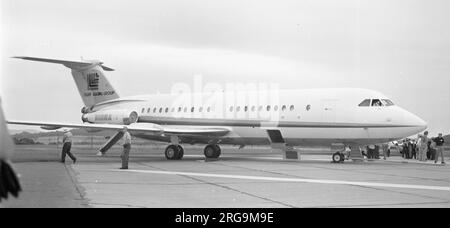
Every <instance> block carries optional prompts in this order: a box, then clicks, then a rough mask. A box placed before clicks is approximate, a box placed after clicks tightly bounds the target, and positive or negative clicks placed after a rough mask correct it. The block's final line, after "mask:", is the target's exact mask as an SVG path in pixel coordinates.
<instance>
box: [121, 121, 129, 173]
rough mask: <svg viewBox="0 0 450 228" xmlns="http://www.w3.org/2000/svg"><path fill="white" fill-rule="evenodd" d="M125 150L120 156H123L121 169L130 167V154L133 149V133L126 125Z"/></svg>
mask: <svg viewBox="0 0 450 228" xmlns="http://www.w3.org/2000/svg"><path fill="white" fill-rule="evenodd" d="M122 132H123V137H122V139H123V143H122V145H123V151H122V155H121V156H120V157H121V158H122V167H121V168H120V169H128V159H129V156H130V150H131V135H130V133H129V132H128V128H127V127H124V128H123V130H122Z"/></svg>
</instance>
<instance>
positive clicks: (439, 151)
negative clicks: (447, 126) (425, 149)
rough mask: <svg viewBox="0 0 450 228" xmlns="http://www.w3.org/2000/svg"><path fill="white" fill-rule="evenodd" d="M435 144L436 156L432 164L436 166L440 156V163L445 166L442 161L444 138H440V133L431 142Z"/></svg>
mask: <svg viewBox="0 0 450 228" xmlns="http://www.w3.org/2000/svg"><path fill="white" fill-rule="evenodd" d="M433 141H434V142H435V143H436V156H435V160H434V163H435V164H436V163H437V161H438V160H439V155H441V163H442V164H445V161H444V143H445V141H444V138H443V137H442V133H439V135H438V137H436V138H434V140H433Z"/></svg>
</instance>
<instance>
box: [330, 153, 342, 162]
mask: <svg viewBox="0 0 450 228" xmlns="http://www.w3.org/2000/svg"><path fill="white" fill-rule="evenodd" d="M331 159H332V160H333V162H334V163H339V162H341V159H342V156H341V153H340V152H336V153H334V154H333V155H332V156H331Z"/></svg>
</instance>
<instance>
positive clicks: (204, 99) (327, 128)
mask: <svg viewBox="0 0 450 228" xmlns="http://www.w3.org/2000/svg"><path fill="white" fill-rule="evenodd" d="M248 94H250V95H249V97H245V96H244V97H238V98H236V97H237V96H236V94H233V93H227V92H220V93H219V94H217V93H215V94H211V93H195V94H194V93H192V94H183V95H182V96H180V95H170V94H158V95H148V96H134V97H124V98H120V99H115V100H112V101H108V102H103V103H100V104H97V105H95V106H93V107H92V108H91V112H90V113H88V114H85V119H87V120H88V122H91V123H120V122H122V119H123V117H124V116H127V115H128V114H129V113H131V112H133V111H134V112H137V114H138V122H151V123H155V124H160V125H174V126H175V125H177V126H179V125H182V126H184V127H192V128H195V127H198V126H220V127H228V128H230V130H231V131H230V133H229V134H228V135H226V136H224V137H221V139H220V140H221V141H222V142H221V143H224V144H227V143H228V144H240V145H254V144H267V143H268V142H269V141H268V135H267V132H266V130H267V129H276V130H280V132H281V133H282V136H283V137H284V138H285V139H286V142H287V143H288V144H290V145H294V146H295V145H323V146H330V145H331V144H332V143H339V144H346V145H355V144H356V145H367V144H375V143H383V142H388V141H393V140H397V139H401V138H404V137H407V136H411V135H414V134H417V133H419V132H421V131H423V130H425V129H426V123H425V122H424V121H423V120H422V119H420V118H419V117H417V116H415V115H414V114H412V113H410V112H408V111H406V110H404V109H402V108H400V107H398V106H396V105H392V106H381V107H375V106H365V107H361V106H358V105H359V104H360V103H361V102H362V101H363V100H365V99H388V98H387V97H386V96H384V95H383V94H381V93H379V92H376V91H372V90H367V89H351V88H347V89H305V90H280V91H276V95H277V98H276V99H270V98H269V99H265V100H267V101H258V99H256V100H255V99H252V98H250V97H252V96H253V95H254V94H253V95H251V94H252V93H251V92H249V93H247V95H248ZM269 94H270V92H269ZM272 94H273V93H272ZM256 95H258V94H256ZM230 96H234V97H232V98H230ZM214 97H216V98H217V97H219V98H220V99H218V100H219V101H220V100H221V101H223V102H217V101H216V102H211V101H212V100H214V99H213V98H214ZM256 97H257V96H256ZM193 98H197V101H196V102H194V103H193V102H192V100H193ZM183 100H185V101H186V102H183ZM230 100H231V101H233V102H229V101H230ZM252 100H253V101H252ZM198 101H200V102H198ZM231 106H232V107H233V108H232V110H231ZM253 106H255V109H254V110H253ZM259 106H262V109H260V107H259ZM267 106H270V111H268V110H267ZM283 106H286V110H282V108H283ZM291 106H293V107H294V108H293V109H292V110H291ZM192 107H194V111H193V112H192V110H191V109H192ZM200 107H201V108H202V110H201V112H200ZM238 107H239V109H240V110H239V111H237V109H238ZM245 107H247V110H245ZM275 107H277V108H278V110H277V111H275ZM180 108H181V111H179V109H180ZM185 109H186V112H185ZM118 113H119V114H118ZM105 114H111V118H106V117H105ZM95 115H101V116H99V118H97V119H96V118H95ZM138 136H139V137H146V138H149V139H154V140H161V141H167V139H165V138H164V137H161V136H159V137H153V136H151V135H148V136H145V135H138ZM186 140H187V141H186V142H189V140H192V141H191V142H192V143H195V142H199V143H205V142H207V141H209V140H211V138H210V137H206V138H205V137H199V136H197V137H192V138H189V137H186Z"/></svg>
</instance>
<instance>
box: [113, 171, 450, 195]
mask: <svg viewBox="0 0 450 228" xmlns="http://www.w3.org/2000/svg"><path fill="white" fill-rule="evenodd" d="M110 171H114V172H133V173H149V174H162V175H182V176H196V177H216V178H229V179H244V180H262V181H277V182H303V183H315V184H340V185H355V186H366V187H385V188H407V189H422V190H438V191H450V186H448V187H447V186H429V185H411V184H390V183H377V182H359V181H340V180H320V179H302V178H282V177H263V176H243V175H227V174H210V173H189V172H172V171H156V170H132V169H130V170H110Z"/></svg>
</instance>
